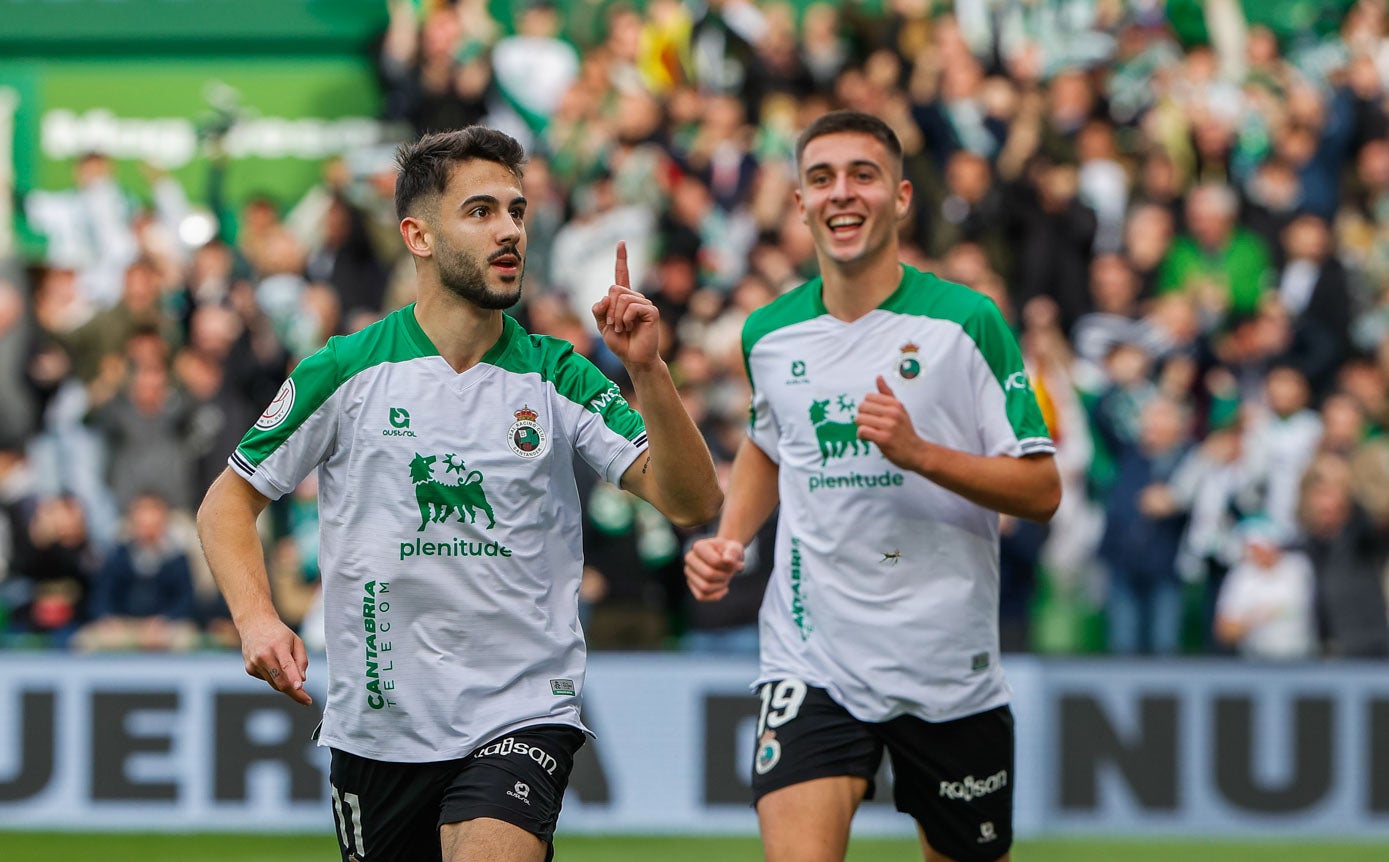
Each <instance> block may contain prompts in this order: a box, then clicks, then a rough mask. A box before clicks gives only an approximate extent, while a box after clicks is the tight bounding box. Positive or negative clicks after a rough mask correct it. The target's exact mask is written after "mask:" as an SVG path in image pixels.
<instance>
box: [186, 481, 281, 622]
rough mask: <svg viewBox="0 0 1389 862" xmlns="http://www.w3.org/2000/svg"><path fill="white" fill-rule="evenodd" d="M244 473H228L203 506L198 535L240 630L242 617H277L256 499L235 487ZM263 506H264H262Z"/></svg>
mask: <svg viewBox="0 0 1389 862" xmlns="http://www.w3.org/2000/svg"><path fill="white" fill-rule="evenodd" d="M238 481H241V482H244V480H241V479H240V477H234V476H231V475H229V474H223V475H222V476H221V477H219V478H218V479H217V481H216V482H214V483H213V486H212V488H211V489H210V490H209V491H208V494H207V497H206V499H204V500H203V504H202V506H201V507H199V509H198V537H199V539H201V541H202V545H203V553H204V554H205V555H206V556H207V563H208V567H209V568H210V569H211V570H212V577H213V579H214V580H215V581H216V582H217V588H218V589H219V590H221V592H222V597H223V598H224V599H225V600H226V602H227V608H228V609H229V610H230V611H231V615H232V621H233V622H234V623H235V624H236V626H237V628H240V627H241V625H242V623H243V621H245V620H250V619H255V618H258V617H263V616H275V617H276V618H278V612H277V611H276V610H275V604H274V602H273V601H272V600H271V596H270V579H269V577H268V576H267V574H266V570H265V554H264V552H263V551H262V550H261V545H260V535H259V534H258V533H257V532H256V519H257V518H258V517H259V516H260V511H259V509H258V508H257V505H256V501H255V499H254V498H253V497H250V496H248V495H247V493H246V492H245V489H242V488H239V487H237V486H236V484H235V483H236V482H238ZM262 508H263V507H262Z"/></svg>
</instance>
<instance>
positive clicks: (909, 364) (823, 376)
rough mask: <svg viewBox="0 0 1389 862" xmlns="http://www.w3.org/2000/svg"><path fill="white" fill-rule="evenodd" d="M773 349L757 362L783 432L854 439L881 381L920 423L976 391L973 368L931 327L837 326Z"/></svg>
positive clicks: (765, 392) (757, 374) (757, 372)
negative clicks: (859, 417)
mask: <svg viewBox="0 0 1389 862" xmlns="http://www.w3.org/2000/svg"><path fill="white" fill-rule="evenodd" d="M768 347H769V348H770V349H768V350H766V351H765V352H763V353H762V354H761V355H756V356H755V357H754V369H753V374H754V379H755V380H756V382H757V386H758V388H759V390H760V392H761V394H762V395H763V396H764V397H765V398H766V399H767V402H768V404H769V405H770V407H771V409H772V410H773V412H774V414H775V416H776V419H777V422H778V425H780V426H781V428H782V429H783V432H784V433H787V432H789V433H790V434H791V435H792V436H796V437H801V438H806V439H818V438H820V437H823V436H825V435H826V434H834V433H844V434H848V433H849V429H848V428H847V427H843V426H847V425H852V423H853V422H854V416H855V415H856V414H857V412H858V409H859V407H860V405H861V404H862V403H863V401H864V399H865V397H866V396H868V395H869V394H870V393H875V392H879V391H880V390H879V384H878V379H879V378H882V381H883V384H884V385H885V387H886V388H887V389H888V390H889V391H890V392H891V395H892V397H894V398H896V399H897V400H898V401H900V402H901V403H902V404H903V406H904V407H906V409H907V412H908V414H909V415H910V416H911V417H912V419H913V421H914V422H915V423H917V424H918V425H920V424H923V423H929V422H930V421H931V415H932V414H941V413H943V412H947V413H948V412H952V411H953V410H954V408H955V406H956V405H957V404H958V403H963V401H964V398H965V395H966V393H968V392H969V391H970V387H971V386H972V384H971V382H970V370H969V365H968V363H967V362H965V361H962V360H963V358H964V357H962V355H961V353H960V352H959V351H958V350H954V349H952V347H951V341H950V340H949V339H946V338H941V337H939V334H938V333H935V332H933V331H932V328H931V327H930V325H929V321H927V322H923V323H921V324H919V325H915V326H914V325H912V322H911V321H910V319H908V320H907V321H906V322H902V323H897V324H895V325H892V326H878V327H865V328H863V329H861V330H858V331H855V330H854V329H853V328H851V327H840V328H834V327H830V328H824V329H821V330H819V331H815V332H812V333H807V334H806V337H802V338H797V339H791V338H786V339H783V340H781V341H780V342H773V343H772V344H771V345H768Z"/></svg>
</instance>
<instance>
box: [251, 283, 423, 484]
mask: <svg viewBox="0 0 1389 862" xmlns="http://www.w3.org/2000/svg"><path fill="white" fill-rule="evenodd" d="M414 311H415V307H414V305H408V306H406V307H405V308H402V309H400V310H399V311H395V312H393V313H391V314H390V315H388V316H387V317H386V318H385V319H383V320H379V321H377V322H376V323H373V324H372V325H371V326H368V327H366V328H365V329H362V330H360V331H359V332H354V333H352V334H351V335H335V336H333V337H332V338H330V339H328V343H327V344H325V345H324V346H323V347H321V348H319V349H318V351H317V352H316V353H314V354H313V355H311V356H309V357H307V358H305V359H304V360H303V361H301V362H300V363H299V364H298V365H297V366H295V368H294V371H293V372H292V373H291V374H290V375H289V379H288V380H286V381H285V383H284V385H283V386H281V387H280V391H279V393H278V394H277V395H276V397H275V401H274V402H273V403H272V404H271V405H270V406H269V407H268V408H266V412H265V414H264V415H263V416H262V417H261V418H260V420H258V421H257V422H256V424H255V425H253V426H252V427H251V429H250V430H249V431H247V432H246V436H244V437H242V438H241V444H240V445H239V446H237V451H238V452H240V453H241V454H242V456H244V457H245V458H246V459H247V460H248V461H250V462H251V465H252V466H258V465H259V464H260V462H261V461H264V460H265V459H266V458H267V457H269V455H270V453H271V452H274V451H275V450H276V449H277V448H279V446H280V445H281V444H283V443H284V442H285V441H286V440H288V439H289V438H290V436H291V435H293V434H294V432H295V431H297V430H299V427H300V426H301V425H303V424H304V422H305V421H306V420H307V419H308V418H309V417H310V416H312V415H313V414H314V413H315V412H317V411H318V409H319V408H320V407H322V406H323V403H324V402H325V401H327V400H328V399H329V398H330V397H332V395H333V393H334V392H336V391H337V390H338V387H340V386H342V385H343V384H344V383H346V382H347V381H348V380H351V379H352V378H353V377H354V376H356V375H357V374H360V373H361V372H363V371H365V370H367V369H368V368H372V367H374V366H377V365H380V364H382V363H385V362H404V361H406V360H410V359H418V358H419V357H421V356H432V355H434V354H436V353H437V352H438V351H436V350H435V349H434V347H433V345H432V344H430V343H429V339H428V338H426V337H425V336H424V332H423V330H421V329H420V327H419V323H418V322H417V321H416V320H415V313H414Z"/></svg>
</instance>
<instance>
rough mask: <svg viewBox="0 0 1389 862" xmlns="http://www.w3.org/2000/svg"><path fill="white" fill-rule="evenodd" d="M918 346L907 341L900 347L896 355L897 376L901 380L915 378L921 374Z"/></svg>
mask: <svg viewBox="0 0 1389 862" xmlns="http://www.w3.org/2000/svg"><path fill="white" fill-rule="evenodd" d="M918 349H919V348H918V347H917V346H916V345H915V344H913V343H912V342H910V341H908V342H907V343H906V344H904V345H902V347H901V348H900V353H899V355H898V357H897V377H898V378H899V379H901V380H915V379H916V378H918V377H920V376H921V357H920V356H919V355H917V350H918Z"/></svg>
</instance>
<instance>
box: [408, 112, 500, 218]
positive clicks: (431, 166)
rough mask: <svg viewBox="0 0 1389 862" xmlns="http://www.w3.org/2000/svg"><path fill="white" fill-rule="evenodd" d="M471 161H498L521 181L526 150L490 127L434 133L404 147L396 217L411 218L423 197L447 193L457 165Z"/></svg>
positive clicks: (474, 127)
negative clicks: (418, 201)
mask: <svg viewBox="0 0 1389 862" xmlns="http://www.w3.org/2000/svg"><path fill="white" fill-rule="evenodd" d="M471 159H482V160H484V161H488V162H496V163H497V164H499V165H501V166H503V167H505V168H506V169H507V170H509V171H511V172H512V173H513V174H515V175H516V177H517V178H518V179H519V178H520V176H521V166H522V165H523V164H524V163H525V161H526V151H525V149H524V148H523V147H522V146H521V145H520V144H519V143H517V142H516V139H515V138H513V137H511V136H510V135H508V134H506V133H505V132H499V131H497V130H496V129H489V128H487V127H486V126H468V127H467V128H464V129H454V130H452V131H447V132H430V133H428V134H426V135H424V136H423V137H421V138H420V139H419V140H418V141H415V142H414V143H406V144H401V145H400V147H399V148H397V149H396V151H395V164H396V168H397V169H398V170H399V173H398V174H396V178H395V214H396V218H400V219H403V218H405V217H406V216H408V215H411V214H412V213H413V208H414V206H415V202H416V201H417V200H419V199H420V198H422V197H428V196H430V195H441V194H443V193H444V189H445V188H447V187H448V184H449V174H450V173H452V172H453V167H454V165H456V164H458V163H459V162H466V161H469V160H471Z"/></svg>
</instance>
